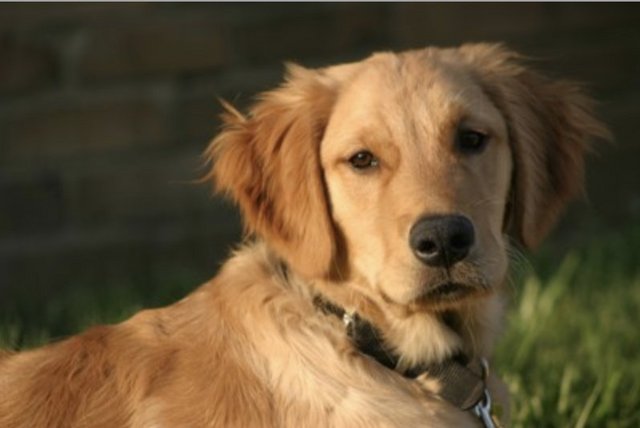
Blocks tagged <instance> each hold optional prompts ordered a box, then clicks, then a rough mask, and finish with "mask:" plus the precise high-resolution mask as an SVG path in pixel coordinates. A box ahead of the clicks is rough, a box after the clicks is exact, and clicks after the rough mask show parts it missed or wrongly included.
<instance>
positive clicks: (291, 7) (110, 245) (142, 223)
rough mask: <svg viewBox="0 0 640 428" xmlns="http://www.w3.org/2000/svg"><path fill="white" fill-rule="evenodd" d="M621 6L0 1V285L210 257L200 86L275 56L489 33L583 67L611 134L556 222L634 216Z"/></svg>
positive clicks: (561, 66)
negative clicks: (573, 206) (576, 205)
mask: <svg viewBox="0 0 640 428" xmlns="http://www.w3.org/2000/svg"><path fill="white" fill-rule="evenodd" d="M639 18H640V7H639V6H638V5H635V4H617V5H610V4H582V5H580V4H549V3H542V4H541V3H535V4H534V3H527V4H491V5H481V4H420V3H407V4H378V3H376V4H259V5H247V4H165V3H157V4H150V3H139V4H6V3H5V4H0V297H1V296H2V292H3V291H2V290H3V289H5V290H6V289H7V287H18V286H20V287H22V286H34V287H40V288H42V289H46V288H51V287H56V286H58V285H60V284H64V283H67V282H69V281H75V282H77V281H85V282H96V281H101V280H103V279H104V278H106V277H114V276H117V275H125V276H126V275H129V274H131V272H134V271H135V272H143V273H142V275H145V272H147V271H149V270H151V271H154V272H156V271H158V270H160V271H162V268H163V267H166V266H170V265H171V266H172V265H179V266H182V267H184V268H186V269H194V270H198V271H200V272H204V273H203V276H204V275H208V274H210V273H213V271H214V270H215V268H216V263H217V260H219V259H220V258H221V257H222V255H224V254H225V253H226V251H227V248H228V245H229V244H230V243H231V242H234V241H236V240H237V238H238V235H239V226H238V217H237V215H236V214H235V212H234V210H233V209H232V208H231V207H229V206H228V205H226V204H224V203H221V202H220V201H217V200H213V199H212V198H211V197H210V194H209V190H208V189H206V188H204V187H203V186H196V185H194V184H192V183H191V182H190V181H191V180H193V179H194V178H196V177H197V176H198V174H199V173H200V172H201V169H200V165H201V162H200V159H199V153H200V152H201V151H202V150H203V148H204V147H205V146H206V144H207V142H208V140H209V139H210V138H211V137H212V136H213V135H214V134H215V132H216V128H217V126H218V123H217V118H216V116H217V114H218V113H219V111H220V108H219V107H218V103H217V101H216V97H223V98H226V99H228V100H231V101H233V102H235V103H237V104H239V105H245V104H246V103H247V102H248V100H249V99H250V97H251V95H252V94H254V93H255V92H257V91H260V90H263V89H267V88H269V87H271V86H273V85H274V84H276V83H277V82H278V81H279V78H280V75H281V72H282V65H281V64H282V62H283V61H290V60H293V61H297V62H300V63H302V64H303V65H307V66H318V65H324V64H330V63H334V62H340V61H346V60H353V59H359V58H361V57H363V56H365V55H367V54H368V53H369V52H371V51H374V50H384V49H406V48H413V47H420V46H424V45H427V44H438V45H452V44H458V43H461V42H464V41H481V40H483V41H505V42H507V43H508V44H509V45H510V46H511V47H513V48H515V49H518V50H520V51H522V52H524V53H526V54H528V55H531V56H534V57H537V58H541V59H543V61H540V62H539V68H542V69H544V70H546V71H547V72H549V73H551V74H555V75H559V76H563V77H570V78H573V79H576V80H580V81H585V82H588V83H589V85H590V88H591V92H592V93H593V94H594V95H595V96H596V97H597V98H598V99H599V100H601V106H600V111H601V113H602V116H603V117H604V118H605V120H606V121H607V122H608V123H609V124H610V125H611V127H612V129H613V130H614V132H615V133H616V137H617V141H618V142H617V145H616V146H612V147H603V148H601V149H600V150H599V152H600V153H601V155H600V156H599V157H597V158H594V159H593V160H592V162H591V169H590V175H589V192H590V194H591V195H592V196H591V199H590V203H589V204H588V205H585V204H583V205H582V206H581V209H580V210H574V212H573V214H572V215H570V216H569V219H570V221H571V222H573V223H575V222H577V223H579V225H581V227H572V228H570V229H569V228H567V230H574V231H575V230H582V231H584V230H591V229H589V227H590V225H593V224H595V225H597V227H598V228H599V229H602V228H605V229H607V228H610V229H611V228H615V227H621V226H622V225H624V224H626V223H630V222H632V221H634V220H635V219H638V218H640V192H639V190H638V183H640V173H639V172H638V169H637V166H636V163H637V161H638V159H640V143H639V142H638V141H637V139H636V138H635V125H636V122H637V116H638V107H637V105H638V103H637V101H636V100H637V99H638V97H639V96H640V27H639V26H638V25H637V22H638V19H639ZM585 227H586V229H585ZM566 235H567V236H570V234H569V233H568V232H567V233H566Z"/></svg>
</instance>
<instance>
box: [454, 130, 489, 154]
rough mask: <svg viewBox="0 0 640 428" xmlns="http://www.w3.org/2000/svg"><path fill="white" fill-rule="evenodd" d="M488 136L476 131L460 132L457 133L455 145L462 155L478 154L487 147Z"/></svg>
mask: <svg viewBox="0 0 640 428" xmlns="http://www.w3.org/2000/svg"><path fill="white" fill-rule="evenodd" d="M488 139H489V136H488V135H486V134H483V133H482V132H478V131H471V130H461V131H459V132H458V137H457V141H456V144H457V146H458V149H459V150H460V151H461V152H463V153H470V154H472V153H480V152H481V151H482V149H484V148H485V146H486V145H487V140H488Z"/></svg>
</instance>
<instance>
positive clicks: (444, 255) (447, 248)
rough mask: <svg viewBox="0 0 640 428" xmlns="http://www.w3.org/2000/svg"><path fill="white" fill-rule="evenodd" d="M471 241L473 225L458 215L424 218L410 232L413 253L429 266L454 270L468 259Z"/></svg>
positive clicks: (472, 239) (410, 244)
mask: <svg viewBox="0 0 640 428" xmlns="http://www.w3.org/2000/svg"><path fill="white" fill-rule="evenodd" d="M473 241H474V231H473V224H472V223H471V221H469V219H468V218H466V217H464V216H461V215H435V216H429V217H423V218H422V219H420V220H418V221H417V222H416V223H415V224H414V225H413V227H411V231H410V232H409V246H410V247H411V249H412V250H413V253H414V254H415V255H416V257H417V258H418V259H419V260H420V261H421V262H422V263H424V264H426V265H429V266H438V267H450V266H453V265H454V264H455V263H457V262H459V261H460V260H462V259H464V258H465V257H467V254H469V249H471V246H472V245H473Z"/></svg>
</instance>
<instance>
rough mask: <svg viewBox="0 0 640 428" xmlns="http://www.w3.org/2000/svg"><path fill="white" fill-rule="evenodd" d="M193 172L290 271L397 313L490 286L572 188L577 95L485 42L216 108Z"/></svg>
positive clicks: (578, 144)
mask: <svg viewBox="0 0 640 428" xmlns="http://www.w3.org/2000/svg"><path fill="white" fill-rule="evenodd" d="M225 122H226V124H225V128H224V129H223V131H222V133H221V134H220V135H219V136H218V137H217V138H216V139H215V140H214V142H213V143H212V144H211V146H210V148H209V150H208V152H207V156H208V158H209V160H210V161H211V162H212V164H213V168H212V170H211V173H210V174H209V177H210V178H212V179H214V181H215V182H216V185H217V188H218V189H219V190H221V191H224V192H226V193H227V194H229V195H230V196H231V197H232V198H233V199H234V200H235V201H236V202H237V203H238V204H239V206H240V207H241V209H242V211H243V215H244V219H245V224H246V226H247V229H248V231H249V232H251V233H256V234H257V235H259V236H261V237H262V238H263V239H264V240H266V241H267V243H268V244H269V245H270V247H271V248H272V249H273V250H274V251H275V252H276V253H277V254H278V255H279V256H280V257H281V258H282V259H284V260H285V261H286V262H288V264H289V265H290V266H291V267H292V269H294V270H295V271H296V272H297V273H298V274H300V275H302V276H304V277H306V278H308V279H314V278H315V279H329V280H331V281H333V282H342V283H347V284H349V285H350V286H351V287H353V288H354V289H356V290H358V292H359V293H360V294H364V295H368V296H370V297H372V298H374V299H375V300H376V301H378V302H383V303H384V304H389V305H395V306H401V307H404V308H407V309H409V310H411V311H414V310H430V309H438V308H447V307H451V306H452V305H457V304H459V303H460V302H463V301H465V300H468V299H469V298H472V297H475V296H479V295H482V294H486V293H489V292H491V290H492V289H494V288H495V287H496V286H498V285H499V284H500V283H501V282H502V281H503V280H504V277H505V273H506V269H507V255H506V252H507V249H506V246H507V238H506V236H507V234H509V235H511V236H512V237H513V238H515V239H517V240H519V241H520V242H521V243H522V244H524V245H525V246H529V247H531V246H534V245H536V244H537V243H538V242H539V241H540V240H541V239H542V237H543V236H544V235H545V234H546V232H547V231H548V230H549V228H550V227H551V226H552V225H553V223H554V222H555V219H556V217H557V214H558V213H559V212H560V211H561V209H562V207H563V206H564V204H565V203H566V201H567V200H568V199H570V198H571V197H572V196H574V194H575V193H576V192H577V190H579V188H580V183H581V178H582V170H583V154H584V151H585V143H586V140H588V139H589V138H590V137H592V136H602V135H605V134H606V131H605V130H604V128H603V127H602V126H601V125H600V123H599V122H598V121H596V120H595V119H594V118H593V116H592V114H591V111H590V103H589V100H588V99H586V98H585V97H584V96H583V95H582V94H581V93H580V91H579V90H578V89H577V88H576V87H574V86H573V85H570V84H566V83H562V82H552V81H549V80H547V79H545V78H544V77H542V76H540V75H538V74H536V73H534V72H531V71H530V70H528V69H527V68H526V67H524V66H522V65H521V64H520V61H519V59H518V57H517V55H516V54H514V53H512V52H510V51H507V50H505V49H503V48H502V47H500V46H497V45H466V46H463V47H461V48H457V49H424V50H420V51H411V52H405V53H402V54H378V55H374V56H373V57H371V58H369V59H367V60H365V61H362V62H358V63H351V64H345V65H340V66H335V67H329V68H326V69H321V70H306V69H302V68H299V67H295V66H293V67H290V70H289V76H288V80H287V82H286V83H285V84H284V85H283V86H282V87H281V88H279V89H276V90H274V91H271V92H268V93H266V94H264V95H263V97H262V98H261V100H260V101H259V102H258V103H257V104H256V105H255V106H254V107H253V109H252V110H251V111H250V114H249V115H248V116H247V117H244V116H242V115H241V114H240V113H238V112H236V111H235V110H233V109H232V108H231V107H228V113H227V115H226V116H225Z"/></svg>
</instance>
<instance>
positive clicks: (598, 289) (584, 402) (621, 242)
mask: <svg viewBox="0 0 640 428" xmlns="http://www.w3.org/2000/svg"><path fill="white" fill-rule="evenodd" d="M537 262H538V263H537V266H538V268H537V269H536V271H537V272H539V274H538V275H536V274H533V273H531V272H529V273H528V274H527V275H526V276H525V277H524V279H523V280H522V281H520V282H518V284H517V285H516V286H515V287H514V288H515V291H514V302H513V304H512V308H511V311H510V313H509V317H508V329H507V331H506V334H505V335H504V337H503V339H502V341H501V342H500V346H499V349H498V352H497V361H496V365H497V369H498V370H499V371H500V372H501V374H502V377H503V378H504V379H505V380H506V382H507V384H508V385H509V387H510V391H511V392H512V400H513V402H512V420H513V426H514V427H533V426H535V427H638V426H640V340H639V339H640V334H639V327H640V267H639V265H640V229H637V230H632V231H630V233H629V234H627V235H625V236H618V237H612V238H608V239H601V240H598V241H594V242H593V243H592V244H591V245H589V246H587V247H586V248H583V249H580V250H577V251H574V252H571V253H569V254H566V255H565V256H564V257H562V258H560V259H558V257H557V255H556V256H555V257H546V258H545V257H542V258H541V259H540V260H538V261H537Z"/></svg>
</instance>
